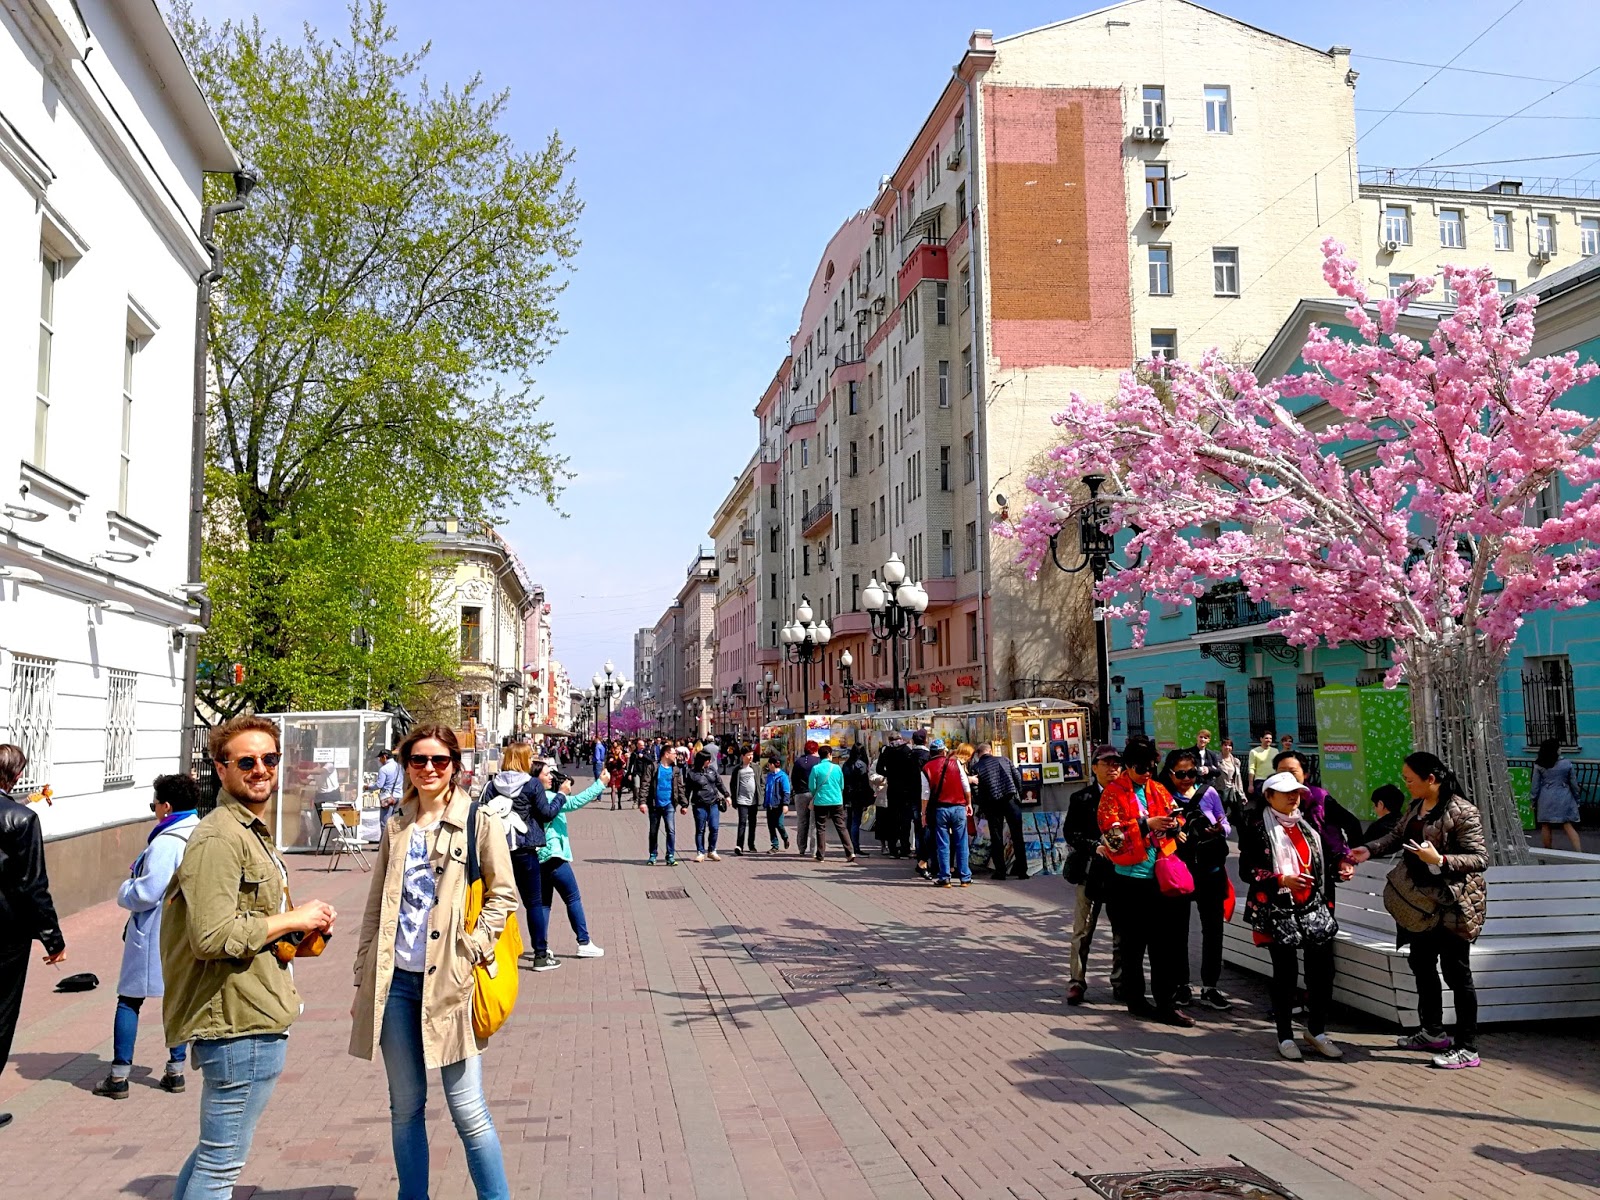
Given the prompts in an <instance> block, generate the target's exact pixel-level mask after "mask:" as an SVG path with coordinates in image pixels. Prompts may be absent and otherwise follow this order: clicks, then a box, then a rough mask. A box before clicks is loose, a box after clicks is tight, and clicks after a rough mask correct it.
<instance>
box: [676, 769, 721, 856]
mask: <svg viewBox="0 0 1600 1200" xmlns="http://www.w3.org/2000/svg"><path fill="white" fill-rule="evenodd" d="M684 782H685V783H686V784H687V785H688V793H689V806H690V807H691V808H693V809H694V849H695V855H694V860H695V862H704V861H705V860H706V859H708V858H709V859H710V860H711V861H712V862H721V861H722V856H721V855H720V854H718V853H717V831H718V830H719V829H721V827H722V814H723V813H724V812H725V811H726V810H727V807H728V785H727V784H725V783H723V782H722V776H721V775H718V774H717V765H716V763H715V761H713V759H712V757H711V751H709V750H701V751H700V752H699V753H698V754H696V755H695V756H694V764H693V765H692V766H691V767H690V768H689V770H688V772H687V773H686V774H685V776H684Z"/></svg>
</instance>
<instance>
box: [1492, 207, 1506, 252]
mask: <svg viewBox="0 0 1600 1200" xmlns="http://www.w3.org/2000/svg"><path fill="white" fill-rule="evenodd" d="M1489 220H1490V222H1491V223H1492V224H1493V225H1494V248H1495V249H1496V250H1509V249H1511V214H1510V213H1508V212H1497V213H1491V214H1490V215H1489Z"/></svg>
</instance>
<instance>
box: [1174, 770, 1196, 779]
mask: <svg viewBox="0 0 1600 1200" xmlns="http://www.w3.org/2000/svg"><path fill="white" fill-rule="evenodd" d="M1199 774H1200V772H1199V771H1174V772H1173V773H1172V777H1173V778H1174V779H1193V778H1195V777H1196V776H1198V775H1199Z"/></svg>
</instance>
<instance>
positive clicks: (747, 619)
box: [710, 456, 761, 732]
mask: <svg viewBox="0 0 1600 1200" xmlns="http://www.w3.org/2000/svg"><path fill="white" fill-rule="evenodd" d="M756 466H757V458H756V457H755V456H752V458H751V460H750V461H749V462H748V463H746V464H745V468H744V470H743V471H741V472H740V473H739V477H738V478H737V479H736V480H734V483H733V488H732V489H731V490H730V491H729V492H728V495H727V498H726V499H724V500H723V502H722V504H721V505H720V506H719V507H718V508H717V512H716V515H715V516H714V517H713V518H712V521H711V530H710V533H711V541H712V547H713V553H714V555H715V557H716V564H717V592H716V597H717V599H716V606H715V628H714V631H713V634H712V639H713V651H714V654H715V656H716V658H715V661H716V673H715V676H714V678H713V680H712V687H713V689H714V696H715V699H714V703H715V708H716V718H717V721H716V724H717V727H718V730H719V732H720V731H724V730H727V731H731V730H732V729H734V728H739V729H751V728H754V727H755V725H756V724H757V723H758V722H759V720H760V718H759V715H757V716H756V717H755V720H752V712H751V709H752V706H753V705H755V703H756V700H755V685H756V679H757V678H758V670H757V662H756V649H757V646H758V644H759V641H760V639H759V636H758V633H757V628H758V626H757V622H758V621H759V610H760V605H761V601H760V596H759V587H758V582H759V578H758V576H757V574H756V567H757V546H756V540H757V539H756V531H757V529H758V528H759V526H760V519H761V513H760V498H759V497H758V496H757V495H756V486H755V476H756Z"/></svg>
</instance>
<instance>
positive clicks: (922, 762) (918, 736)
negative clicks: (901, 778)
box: [911, 729, 934, 879]
mask: <svg viewBox="0 0 1600 1200" xmlns="http://www.w3.org/2000/svg"><path fill="white" fill-rule="evenodd" d="M932 756H933V752H932V751H930V750H929V749H928V731H927V730H926V729H913V730H912V731H911V761H912V762H914V763H916V764H917V799H916V802H915V804H914V805H913V808H912V820H913V824H914V826H915V831H916V838H917V874H918V875H921V876H922V877H923V878H924V879H932V878H933V873H932V872H931V871H930V870H929V869H928V864H929V862H930V861H931V860H932V858H933V841H934V838H933V826H932V825H930V824H928V817H927V813H928V812H932V811H933V810H932V809H927V810H924V809H923V807H922V768H923V767H925V766H927V765H928V760H929V759H930V758H931V757H932Z"/></svg>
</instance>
